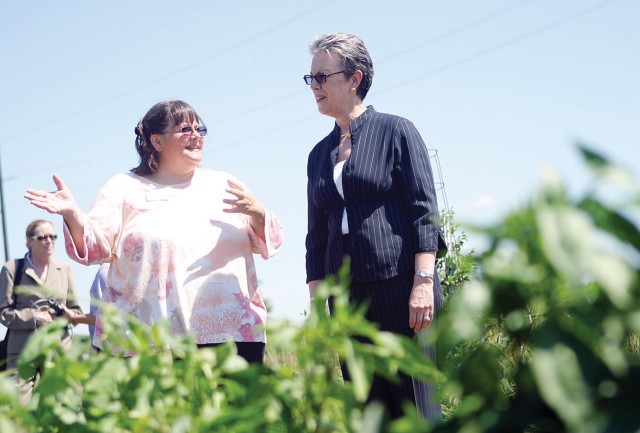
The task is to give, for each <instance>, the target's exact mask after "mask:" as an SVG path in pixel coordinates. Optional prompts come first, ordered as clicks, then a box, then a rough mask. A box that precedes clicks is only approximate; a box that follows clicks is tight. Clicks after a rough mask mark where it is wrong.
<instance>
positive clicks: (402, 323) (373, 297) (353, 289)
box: [330, 270, 442, 421]
mask: <svg viewBox="0 0 640 433" xmlns="http://www.w3.org/2000/svg"><path fill="white" fill-rule="evenodd" d="M413 274H414V271H413V270H410V271H406V272H403V273H402V274H400V275H397V276H395V277H393V278H389V279H387V280H383V281H373V282H352V283H351V284H350V286H349V300H350V302H352V303H355V304H360V303H362V302H367V303H368V304H369V308H368V310H367V313H366V318H367V320H369V321H370V322H373V323H377V324H378V326H379V329H380V330H381V331H388V332H392V333H394V334H400V335H404V336H407V337H410V338H414V339H416V340H417V337H416V336H415V334H414V332H413V330H412V329H411V328H409V296H410V294H411V289H412V288H413ZM433 289H434V299H435V314H434V319H433V320H434V322H435V320H437V317H438V312H439V310H440V309H441V308H442V290H441V288H440V281H439V280H438V278H437V275H436V279H435V281H434V285H433ZM330 304H331V303H330ZM430 329H431V326H429V327H428V328H427V329H426V330H423V331H422V332H423V333H424V332H429V330H430ZM421 340H425V341H426V340H429V339H427V338H421ZM422 350H423V352H424V353H425V355H426V356H427V357H428V358H429V359H431V360H432V361H434V362H435V360H436V348H435V347H434V346H433V345H428V344H425V345H423V346H422ZM341 367H342V374H343V377H344V379H345V380H350V377H349V372H348V371H347V369H346V366H345V365H344V364H342V365H341ZM400 379H401V380H400V382H399V383H392V382H389V381H388V380H386V379H384V378H382V377H379V376H375V377H374V378H373V384H372V387H371V391H370V393H369V399H368V402H371V401H375V400H377V401H379V402H380V403H382V404H383V406H384V407H385V408H386V410H387V415H388V416H389V418H390V419H396V418H399V417H401V416H402V414H403V408H402V406H403V404H404V403H405V402H406V401H410V402H412V403H413V404H415V406H416V409H417V410H418V413H419V414H420V415H421V416H422V417H423V418H424V419H426V420H429V421H438V420H440V419H441V416H442V412H441V407H440V400H439V398H438V395H437V389H436V386H435V385H434V384H430V383H425V382H420V381H418V380H415V379H413V378H412V377H410V376H407V375H405V374H403V373H400Z"/></svg>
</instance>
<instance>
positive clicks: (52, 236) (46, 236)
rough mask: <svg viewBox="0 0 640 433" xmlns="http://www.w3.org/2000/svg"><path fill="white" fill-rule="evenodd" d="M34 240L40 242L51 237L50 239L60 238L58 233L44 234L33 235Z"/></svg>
mask: <svg viewBox="0 0 640 433" xmlns="http://www.w3.org/2000/svg"><path fill="white" fill-rule="evenodd" d="M31 239H33V240H39V241H40V242H42V241H44V240H47V239H49V240H50V241H52V242H53V241H55V240H56V239H58V235H43V236H31Z"/></svg>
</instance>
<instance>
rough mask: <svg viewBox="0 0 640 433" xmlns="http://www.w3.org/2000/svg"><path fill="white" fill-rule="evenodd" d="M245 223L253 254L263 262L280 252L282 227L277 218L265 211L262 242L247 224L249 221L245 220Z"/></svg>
mask: <svg viewBox="0 0 640 433" xmlns="http://www.w3.org/2000/svg"><path fill="white" fill-rule="evenodd" d="M245 221H246V225H247V230H248V233H249V239H250V241H251V249H252V250H253V253H254V254H260V256H261V257H262V258H263V259H265V260H266V259H268V258H269V257H273V256H274V255H276V254H277V253H278V251H279V250H280V246H281V245H282V240H283V236H282V225H281V224H280V221H279V220H278V218H276V216H275V215H273V214H272V213H271V212H269V211H268V210H266V209H265V215H264V237H265V239H264V240H262V238H261V237H260V236H258V235H257V234H256V232H255V231H254V230H253V227H251V224H250V223H249V219H248V218H247V219H246V220H245Z"/></svg>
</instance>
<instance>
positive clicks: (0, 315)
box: [0, 220, 82, 404]
mask: <svg viewBox="0 0 640 433" xmlns="http://www.w3.org/2000/svg"><path fill="white" fill-rule="evenodd" d="M57 238H58V236H57V235H56V234H55V232H54V230H53V225H52V224H51V222H49V221H45V220H35V221H33V222H31V223H30V224H29V225H28V226H27V230H26V241H27V250H28V252H27V254H26V255H25V257H24V258H23V259H17V260H10V261H8V262H7V263H5V265H4V266H3V267H2V271H1V272H0V322H2V324H3V325H4V326H6V327H7V335H8V341H7V368H14V367H15V366H16V361H17V360H18V357H19V356H20V353H21V352H22V349H23V348H24V346H25V345H26V343H27V340H28V339H29V337H30V336H31V335H32V334H33V333H34V332H36V330H38V329H39V328H41V327H43V326H45V325H47V324H49V323H51V322H52V321H53V320H55V319H56V317H57V316H60V317H64V318H65V319H67V321H68V322H69V326H67V327H66V328H65V333H64V335H63V337H62V340H61V344H62V345H63V346H64V347H65V348H69V347H70V346H71V337H72V331H71V324H72V323H73V317H74V316H75V315H77V314H80V313H81V312H82V311H81V309H80V306H79V305H78V301H77V296H76V287H75V282H74V279H73V274H72V272H71V268H70V267H69V264H68V263H65V262H63V261H60V260H56V259H54V258H53V253H54V250H55V244H56V239H57ZM17 286H21V288H20V289H19V290H16V287H17ZM36 369H38V366H36ZM37 376H38V374H36V375H34V376H33V377H31V378H29V379H23V378H21V377H19V376H18V374H17V372H14V377H15V379H16V381H17V383H18V386H19V388H20V401H21V402H22V403H23V404H26V403H27V402H28V401H29V399H30V398H31V394H32V393H33V388H34V386H35V382H36V379H37Z"/></svg>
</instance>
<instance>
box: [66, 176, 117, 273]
mask: <svg viewBox="0 0 640 433" xmlns="http://www.w3.org/2000/svg"><path fill="white" fill-rule="evenodd" d="M115 183H116V182H114V179H112V180H111V181H109V182H108V183H107V185H105V186H104V188H103V189H102V190H101V191H100V193H98V196H97V197H96V199H95V201H94V202H93V204H92V205H91V209H90V210H89V213H88V214H86V215H84V214H83V224H82V227H83V236H82V239H83V243H84V245H83V247H84V251H85V252H86V253H85V255H84V256H82V257H81V256H80V255H79V254H78V248H77V246H76V245H75V244H74V243H73V238H72V237H71V233H70V232H69V230H68V228H67V227H66V225H65V227H64V237H65V248H66V250H67V254H68V255H69V257H70V258H71V259H73V260H75V261H76V262H78V263H81V264H83V265H93V264H98V263H103V262H106V261H109V260H110V258H111V255H112V251H113V247H114V245H115V243H116V239H117V237H118V234H119V233H120V229H121V226H122V201H121V200H118V199H117V197H118V196H119V195H118V194H117V193H116V188H115V187H116V185H114V184H115Z"/></svg>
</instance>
